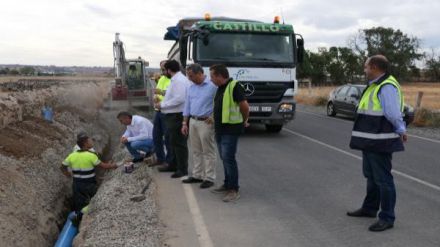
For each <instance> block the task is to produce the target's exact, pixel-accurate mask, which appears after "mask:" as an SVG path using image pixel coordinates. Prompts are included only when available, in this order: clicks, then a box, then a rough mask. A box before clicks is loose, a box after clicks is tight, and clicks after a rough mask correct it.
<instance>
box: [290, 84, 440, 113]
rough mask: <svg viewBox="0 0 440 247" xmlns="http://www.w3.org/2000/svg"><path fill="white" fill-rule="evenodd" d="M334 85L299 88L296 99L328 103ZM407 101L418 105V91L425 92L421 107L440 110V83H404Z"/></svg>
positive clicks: (314, 103)
mask: <svg viewBox="0 0 440 247" xmlns="http://www.w3.org/2000/svg"><path fill="white" fill-rule="evenodd" d="M335 87H336V86H334V87H312V88H311V90H309V88H307V87H303V88H300V89H299V92H298V95H297V96H296V99H297V101H298V103H300V104H308V105H323V104H325V103H326V101H325V100H327V98H328V96H329V94H330V92H331V91H332V90H333V89H334V88H335ZM402 89H403V92H404V96H405V102H406V103H407V104H409V105H411V106H415V105H416V99H417V94H418V92H423V98H422V104H421V107H422V108H425V109H430V110H440V83H405V84H402Z"/></svg>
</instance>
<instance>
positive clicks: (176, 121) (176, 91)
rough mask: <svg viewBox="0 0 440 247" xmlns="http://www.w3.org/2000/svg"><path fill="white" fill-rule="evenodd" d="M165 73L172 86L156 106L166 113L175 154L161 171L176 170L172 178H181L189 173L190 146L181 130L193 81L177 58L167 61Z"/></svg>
mask: <svg viewBox="0 0 440 247" xmlns="http://www.w3.org/2000/svg"><path fill="white" fill-rule="evenodd" d="M164 67H165V73H166V75H167V77H168V78H171V83H170V86H169V87H168V90H167V91H166V93H165V98H164V99H163V101H162V102H160V103H156V104H155V107H156V108H157V109H159V110H160V111H161V112H162V113H163V114H165V125H166V128H167V132H168V134H169V137H170V148H171V153H172V155H173V157H172V161H171V162H170V164H169V166H168V167H162V168H160V169H159V171H162V172H174V174H173V175H171V177H172V178H180V177H183V176H186V175H187V174H188V146H187V143H186V136H185V135H183V134H182V133H181V132H180V129H181V128H182V121H183V115H182V112H183V107H184V105H185V100H186V93H187V90H188V88H189V86H190V85H191V82H190V81H189V80H188V78H186V77H185V75H183V74H182V72H180V64H179V63H178V62H177V61H176V60H169V61H167V62H166V63H165V65H164Z"/></svg>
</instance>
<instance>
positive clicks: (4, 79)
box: [0, 75, 110, 83]
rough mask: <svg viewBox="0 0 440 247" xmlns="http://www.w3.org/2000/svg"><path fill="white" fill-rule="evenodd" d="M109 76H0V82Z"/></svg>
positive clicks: (83, 78) (98, 78)
mask: <svg viewBox="0 0 440 247" xmlns="http://www.w3.org/2000/svg"><path fill="white" fill-rule="evenodd" d="M108 78H110V77H106V76H102V75H96V76H95V75H77V76H0V83H3V82H16V81H18V80H20V79H27V80H39V81H41V80H59V81H76V80H87V79H94V80H104V79H108Z"/></svg>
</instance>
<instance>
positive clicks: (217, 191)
mask: <svg viewBox="0 0 440 247" xmlns="http://www.w3.org/2000/svg"><path fill="white" fill-rule="evenodd" d="M228 191H229V190H228V189H226V187H225V185H222V186H220V187H218V188H217V189H213V190H211V192H212V193H214V194H224V193H226V192H228Z"/></svg>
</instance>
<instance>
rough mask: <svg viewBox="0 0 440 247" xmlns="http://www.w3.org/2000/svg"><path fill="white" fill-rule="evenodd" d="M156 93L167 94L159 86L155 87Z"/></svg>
mask: <svg viewBox="0 0 440 247" xmlns="http://www.w3.org/2000/svg"><path fill="white" fill-rule="evenodd" d="M154 93H155V94H160V95H165V91H164V90H162V89H159V88H155V89H154Z"/></svg>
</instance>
